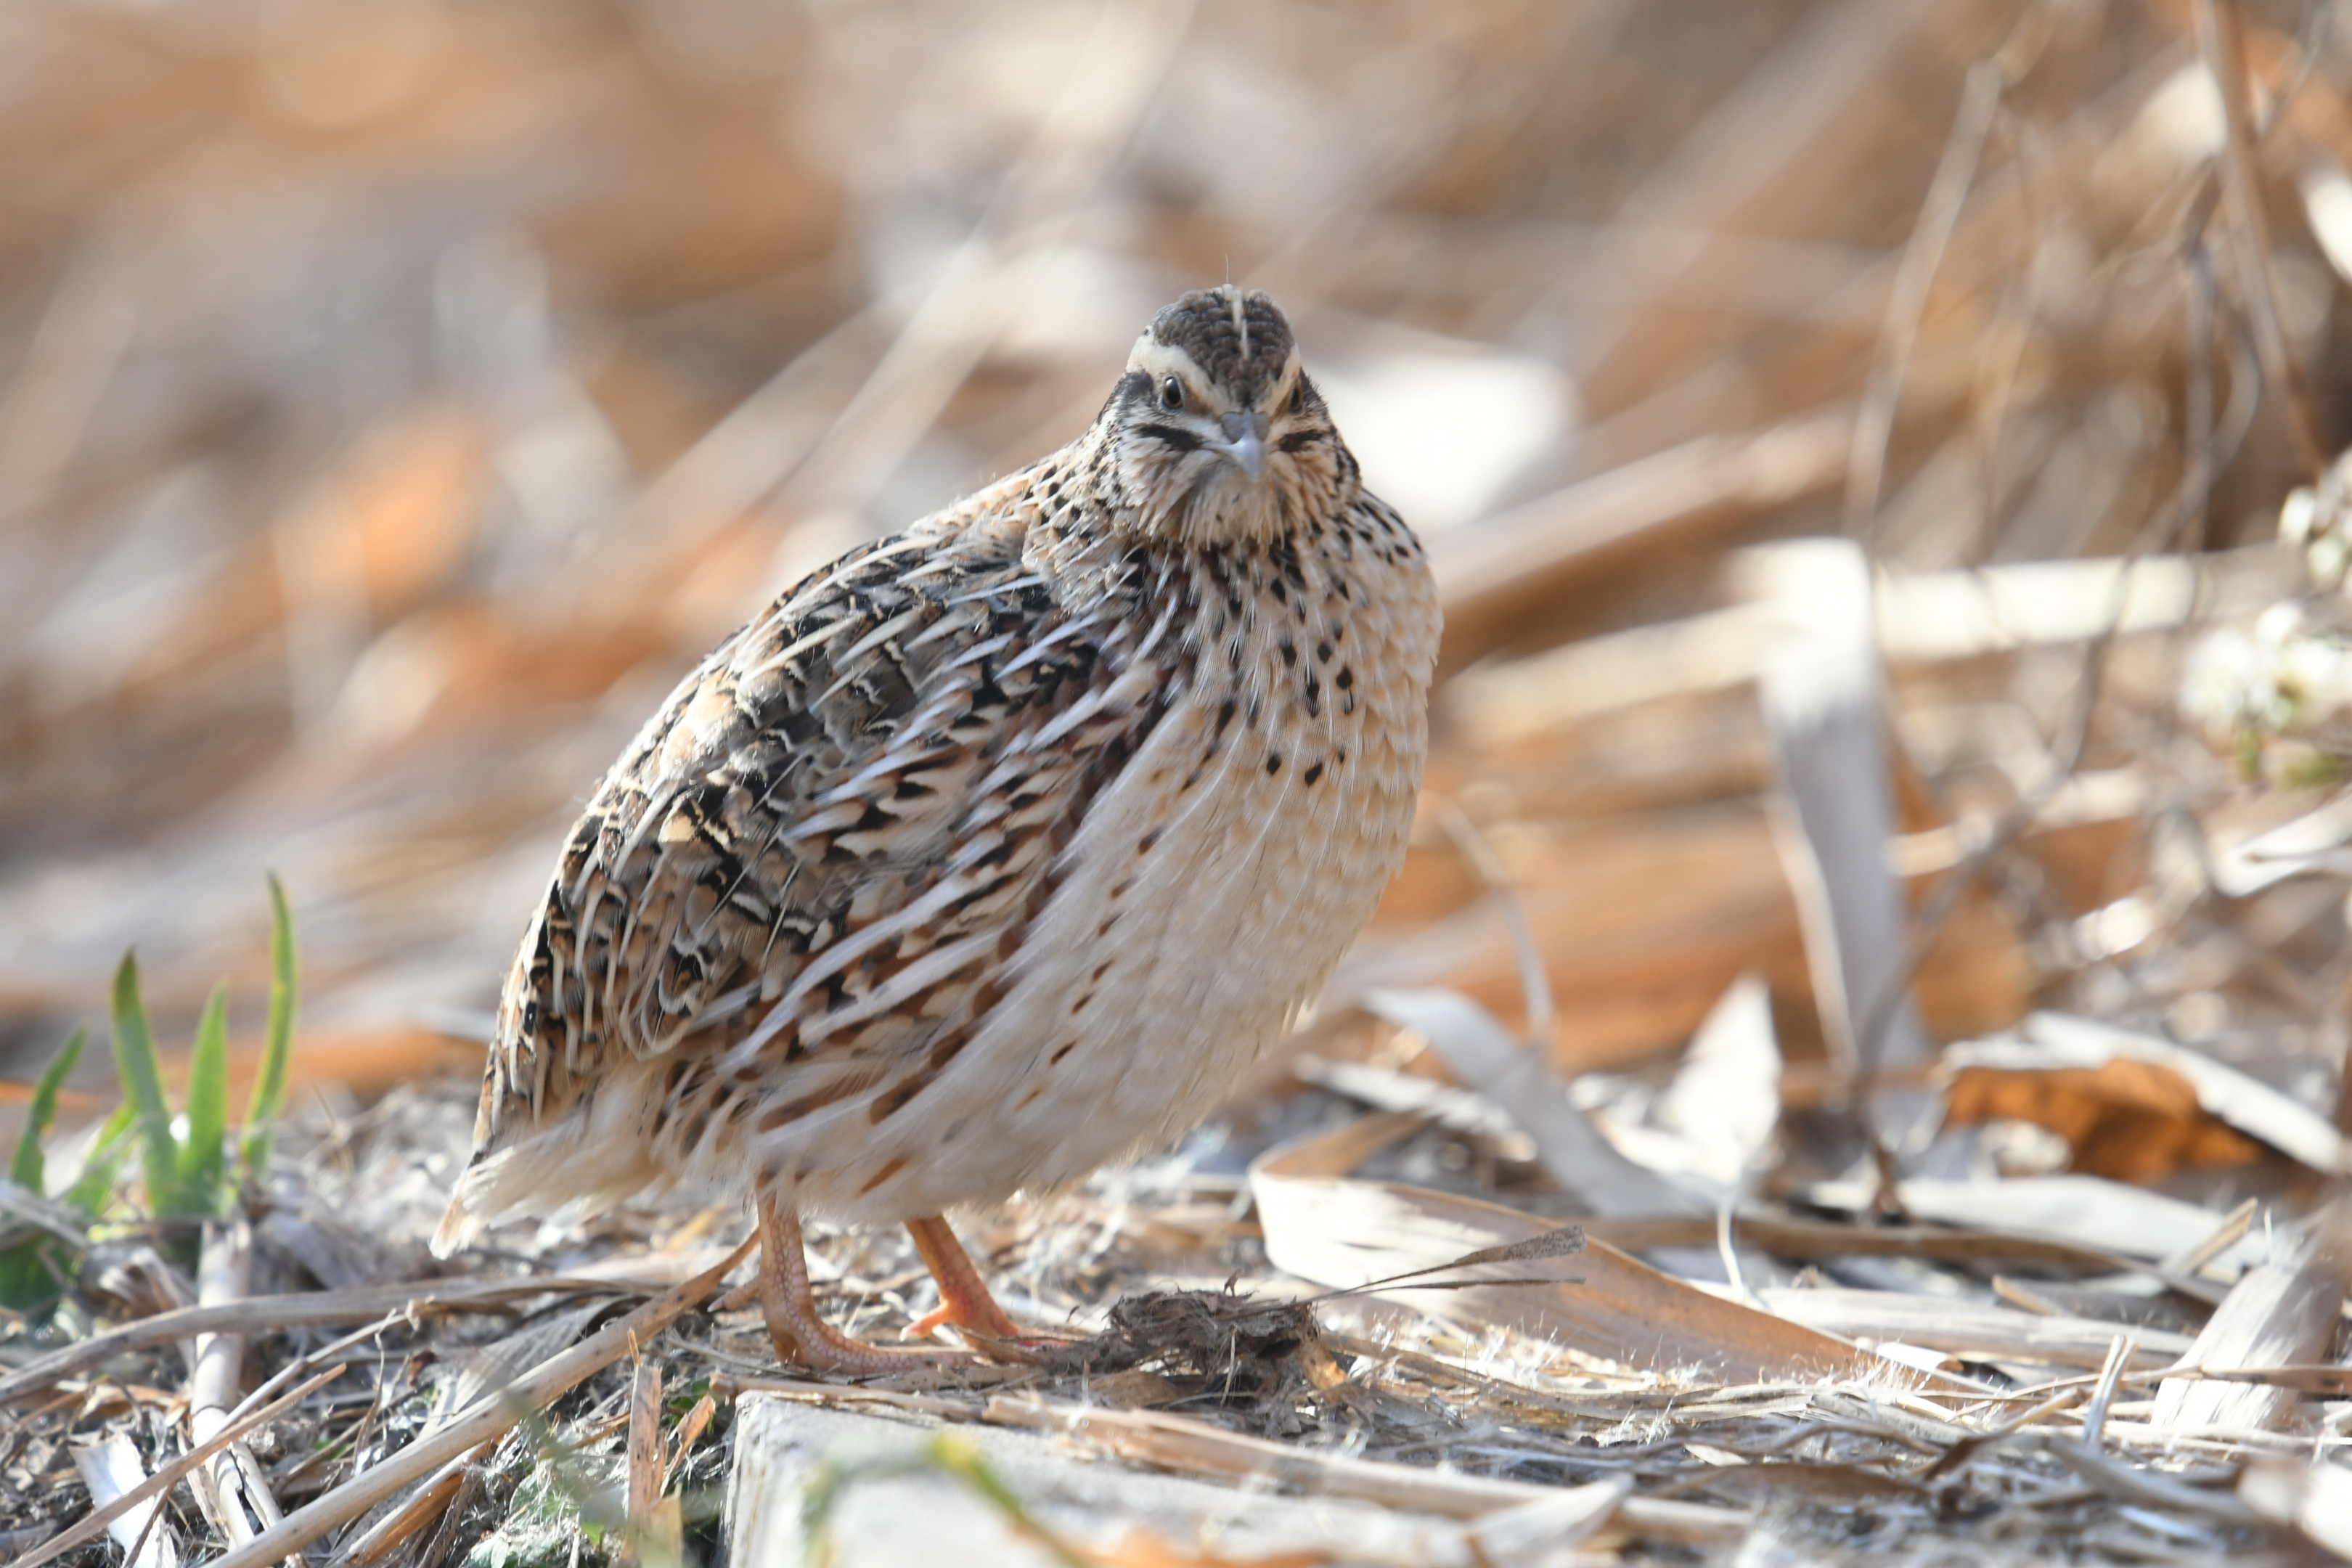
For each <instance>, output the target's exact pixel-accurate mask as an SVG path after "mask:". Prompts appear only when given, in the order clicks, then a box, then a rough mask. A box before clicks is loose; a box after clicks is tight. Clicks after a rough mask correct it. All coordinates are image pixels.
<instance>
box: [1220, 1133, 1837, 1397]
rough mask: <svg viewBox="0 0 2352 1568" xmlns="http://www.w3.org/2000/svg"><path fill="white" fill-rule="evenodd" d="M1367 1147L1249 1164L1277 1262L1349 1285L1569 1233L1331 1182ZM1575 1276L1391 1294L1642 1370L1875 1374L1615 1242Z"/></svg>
mask: <svg viewBox="0 0 2352 1568" xmlns="http://www.w3.org/2000/svg"><path fill="white" fill-rule="evenodd" d="M1366 1142H1369V1140H1368V1139H1367V1138H1366V1137H1365V1135H1364V1134H1363V1133H1362V1131H1360V1130H1358V1129H1343V1130H1342V1131H1340V1132H1339V1133H1337V1134H1326V1135H1323V1136H1320V1137H1318V1138H1314V1139H1309V1140H1305V1141H1302V1142H1299V1143H1297V1144H1294V1145H1290V1146H1288V1147H1286V1148H1284V1149H1280V1150H1276V1151H1275V1152H1273V1153H1271V1154H1269V1155H1267V1156H1266V1157H1265V1158H1264V1159H1261V1160H1260V1161H1259V1162H1258V1163H1256V1165H1255V1166H1254V1167H1252V1169H1251V1173H1250V1183H1251V1189H1252V1191H1253V1192H1254V1193H1255V1195H1256V1199H1257V1207H1258V1215H1259V1218H1260V1221H1261V1223H1262V1224H1263V1225H1264V1226H1265V1248H1266V1256H1267V1258H1269V1259H1271V1260H1272V1261H1273V1263H1274V1264H1275V1265H1276V1267H1277V1268H1282V1269H1284V1270H1286V1271H1287V1272H1289V1273H1292V1274H1296V1275H1297V1276H1298V1277H1299V1278H1301V1279H1311V1280H1314V1281H1315V1282H1316V1283H1318V1284H1321V1285H1329V1286H1335V1287H1338V1288H1339V1289H1353V1288H1357V1287H1360V1286H1361V1285H1363V1284H1364V1283H1365V1282H1366V1281H1367V1280H1370V1279H1380V1278H1381V1277H1383V1276H1384V1275H1389V1274H1394V1273H1397V1272H1400V1271H1401V1270H1400V1268H1399V1266H1400V1265H1403V1266H1405V1267H1407V1268H1442V1267H1444V1260H1445V1259H1448V1258H1456V1257H1459V1256H1460V1255H1461V1254H1463V1253H1465V1252H1470V1251H1476V1250H1481V1249H1482V1248H1484V1247H1496V1248H1507V1247H1510V1246H1512V1245H1514V1244H1516V1243H1518V1242H1522V1241H1526V1240H1530V1239H1534V1238H1536V1237H1549V1236H1556V1235H1557V1234H1558V1232H1557V1231H1555V1230H1554V1227H1552V1226H1547V1225H1545V1224H1543V1223H1542V1222H1541V1221H1540V1220H1537V1219H1535V1218H1533V1217H1531V1216H1529V1215H1524V1214H1520V1213H1518V1212H1517V1211H1515V1210H1512V1209H1507V1208H1504V1207H1501V1206H1500V1205H1495V1204H1487V1203H1480V1202H1477V1201H1475V1200H1474V1199H1469V1198H1462V1197H1454V1196H1452V1195H1450V1194H1443V1193H1437V1192H1432V1191H1428V1190H1425V1189H1422V1188H1415V1187H1405V1186H1401V1185H1397V1184H1388V1183H1380V1182H1368V1181H1354V1180H1349V1179H1346V1178H1343V1177H1337V1176H1331V1175H1326V1174H1322V1172H1325V1171H1328V1170H1330V1169H1331V1168H1333V1167H1334V1166H1335V1165H1336V1166H1339V1167H1340V1168H1343V1169H1344V1168H1347V1166H1349V1165H1352V1163H1354V1161H1355V1160H1356V1159H1360V1158H1361V1154H1362V1151H1363V1149H1364V1145H1365V1144H1366ZM1343 1161H1344V1162H1345V1163H1342V1162H1343ZM1465 1243H1477V1244H1479V1245H1478V1246H1476V1247H1470V1246H1465V1245H1464V1244H1465ZM1544 1245H1547V1246H1552V1245H1558V1244H1557V1243H1554V1242H1550V1241H1546V1242H1545V1243H1544ZM1574 1268H1575V1282H1574V1283H1573V1284H1561V1283H1550V1282H1544V1283H1535V1282H1518V1283H1510V1282H1506V1283H1492V1284H1488V1283H1480V1284H1473V1285H1469V1286H1467V1287H1466V1288H1464V1289H1446V1290H1444V1291H1433V1292H1426V1293H1422V1294H1416V1293H1415V1288H1414V1287H1413V1286H1412V1285H1410V1284H1408V1285H1404V1286H1401V1287H1398V1288H1395V1289H1384V1290H1382V1291H1381V1292H1380V1293H1381V1294H1382V1295H1387V1296H1392V1297H1393V1298H1395V1299H1397V1300H1402V1301H1406V1302H1409V1303H1411V1304H1412V1305H1413V1306H1414V1307H1416V1308H1419V1309H1420V1310H1423V1311H1427V1312H1430V1313H1432V1314H1433V1315H1435V1316H1438V1317H1442V1318H1445V1319H1448V1320H1452V1321H1462V1322H1469V1323H1475V1324H1478V1325H1481V1326H1489V1325H1491V1326H1500V1327H1507V1328H1509V1329H1511V1330H1514V1331H1517V1332H1520V1333H1525V1334H1529V1335H1532V1336H1534V1337H1536V1338H1538V1339H1545V1340H1550V1341H1553V1342H1558V1343H1561V1344H1566V1345H1572V1346H1577V1347H1580V1348H1587V1349H1591V1350H1593V1351H1596V1352H1599V1353H1601V1354H1604V1355H1607V1356H1609V1357H1611V1358H1612V1359H1618V1360H1622V1361H1626V1362H1629V1363H1633V1364H1635V1365H1642V1366H1658V1367H1689V1366H1706V1367H1713V1368H1718V1369H1723V1370H1727V1371H1733V1372H1736V1373H1739V1374H1741V1375H1751V1374H1757V1373H1759V1372H1760V1373H1766V1374H1782V1373H1785V1374H1788V1375H1792V1376H1801V1377H1811V1376H1820V1375H1824V1374H1828V1375H1836V1374H1839V1373H1845V1374H1859V1373H1863V1372H1864V1370H1865V1369H1866V1368H1867V1367H1868V1366H1869V1365H1870V1362H1869V1358H1867V1357H1864V1356H1859V1355H1857V1354H1856V1353H1855V1352H1854V1350H1853V1347H1852V1346H1850V1345H1848V1344H1846V1343H1844V1342H1842V1341H1839V1340H1836V1339H1832V1338H1831V1337H1830V1336H1828V1335H1826V1334H1822V1333H1819V1332H1816V1331H1812V1330H1810V1329H1806V1328H1801V1327H1800V1326H1799V1325H1797V1324H1795V1323H1792V1322H1787V1321H1782V1320H1781V1319H1780V1318H1776V1317H1773V1316H1771V1315H1770V1314H1769V1313H1765V1312H1759V1311H1757V1310H1754V1309H1753V1308H1749V1307H1745V1306H1741V1305H1738V1303H1736V1302H1731V1301H1726V1300H1720V1299H1719V1298H1717V1297H1715V1296H1711V1295H1709V1294H1707V1293H1706V1291H1703V1290H1700V1289H1696V1288H1694V1287H1693V1286H1691V1285H1688V1284H1685V1282H1684V1281H1682V1280H1680V1279H1675V1278H1674V1277H1673V1276H1672V1275H1669V1274H1664V1273H1660V1272H1659V1271H1658V1270H1656V1269H1654V1268H1649V1267H1648V1266H1647V1265H1645V1264H1643V1263H1641V1262H1639V1261H1637V1260H1635V1259H1633V1258H1629V1257H1627V1256H1626V1255H1625V1254H1623V1253H1622V1252H1619V1251H1618V1250H1617V1249H1616V1248H1614V1247H1609V1246H1607V1245H1605V1244H1601V1243H1595V1242H1592V1241H1591V1240H1590V1239H1588V1241H1587V1243H1586V1246H1585V1248H1584V1250H1582V1251H1581V1252H1580V1253H1577V1254H1576V1255H1575V1265H1574ZM1537 1272H1542V1270H1540V1269H1538V1270H1537Z"/></svg>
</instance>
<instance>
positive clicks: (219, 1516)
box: [188, 1214, 284, 1546]
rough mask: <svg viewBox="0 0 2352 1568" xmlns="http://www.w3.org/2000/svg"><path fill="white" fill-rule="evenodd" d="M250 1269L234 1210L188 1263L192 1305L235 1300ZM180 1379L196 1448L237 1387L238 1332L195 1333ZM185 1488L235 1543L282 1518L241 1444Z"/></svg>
mask: <svg viewBox="0 0 2352 1568" xmlns="http://www.w3.org/2000/svg"><path fill="white" fill-rule="evenodd" d="M252 1274H253V1227H252V1226H250V1225H248V1224H247V1222H246V1218H245V1215H242V1214H239V1215H236V1216H235V1217H234V1218H232V1219H229V1220H226V1221H225V1222H222V1223H219V1224H215V1225H207V1226H205V1246H204V1252H203V1254H202V1255H201V1256H200V1257H199V1258H198V1259H197V1262H196V1304H197V1305H198V1306H200V1307H225V1306H240V1305H242V1304H243V1303H244V1301H245V1300H246V1293H247V1289H249V1287H250V1285H251V1282H252ZM191 1358H192V1362H193V1364H194V1369H195V1370H194V1372H193V1373H191V1374H190V1376H189V1379H188V1440H189V1442H190V1443H191V1444H193V1445H194V1446H196V1447H203V1446H204V1445H205V1444H206V1443H208V1442H210V1441H211V1440H212V1439H213V1438H215V1437H216V1436H220V1433H221V1430H222V1429H223V1428H224V1427H226V1426H227V1425H228V1424H229V1421H230V1419H231V1416H232V1414H233V1412H234V1411H235V1409H236V1404H237V1401H238V1400H239V1399H240V1398H241V1397H243V1395H244V1392H245V1387H244V1384H245V1336H244V1335H243V1334H241V1333H208V1334H199V1335H197V1336H196V1339H195V1343H194V1348H193V1350H192V1352H191ZM188 1485H189V1489H191V1490H193V1491H194V1493H195V1494H196V1506H197V1507H198V1508H200V1509H202V1510H204V1515H205V1519H206V1520H207V1521H210V1522H211V1524H212V1527H213V1528H214V1529H215V1530H217V1531H220V1532H221V1534H222V1535H224V1536H225V1537H226V1538H227V1540H228V1542H230V1544H231V1545H237V1546H241V1545H243V1544H244V1543H245V1542H248V1541H250V1540H252V1539H253V1538H254V1536H255V1535H256V1534H257V1533H259V1531H264V1530H268V1528H269V1527H270V1526H271V1525H274V1524H276V1523H277V1522H278V1520H279V1519H281V1518H282V1517H284V1515H283V1513H282V1511H281V1510H279V1508H278V1499H277V1498H276V1496H274V1495H273V1494H272V1493H271V1491H270V1489H269V1482H268V1478H267V1477H266V1476H265V1475H264V1473H263V1471H262V1468H261V1467H260V1466H259V1465H258V1464H257V1463H255V1462H254V1458H253V1455H252V1453H251V1452H250V1451H249V1450H247V1447H246V1446H245V1445H244V1444H243V1443H242V1442H232V1443H231V1444H229V1445H228V1447H226V1448H224V1449H223V1450H221V1451H220V1452H219V1453H217V1454H215V1455H214V1456H213V1457H212V1458H209V1459H207V1460H205V1462H204V1463H203V1464H201V1465H199V1466H197V1467H196V1468H195V1469H194V1471H193V1472H191V1473H190V1475H189V1477H188Z"/></svg>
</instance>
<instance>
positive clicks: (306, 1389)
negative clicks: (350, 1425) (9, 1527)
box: [9, 1366, 345, 1568]
mask: <svg viewBox="0 0 2352 1568" xmlns="http://www.w3.org/2000/svg"><path fill="white" fill-rule="evenodd" d="M344 1370H345V1369H344V1368H343V1367H341V1366H332V1367H329V1368H328V1369H327V1370H326V1371H324V1372H322V1373H319V1374H318V1375H317V1376H316V1377H313V1378H310V1379H309V1380H308V1381H307V1382H304V1383H303V1384H299V1386H297V1387H296V1388H294V1389H292V1390H291V1391H289V1393H287V1394H284V1395H282V1396H280V1397H279V1398H277V1399H273V1400H271V1401H270V1402H269V1403H268V1404H267V1405H263V1406H262V1407H261V1408H260V1409H258V1410H254V1411H250V1412H248V1413H247V1414H246V1415H241V1416H239V1417H238V1418H237V1419H236V1420H235V1421H232V1422H230V1423H229V1424H228V1425H227V1426H224V1427H222V1428H221V1429H220V1430H219V1431H218V1432H216V1433H215V1434H214V1435H213V1438H212V1440H211V1441H210V1442H207V1443H200V1444H198V1445H197V1446H196V1447H193V1448H191V1449H189V1450H188V1451H187V1452H186V1453H184V1454H183V1455H181V1456H180V1457H179V1458H176V1459H174V1460H173V1461H172V1462H171V1463H170V1464H168V1465H165V1466H164V1467H163V1468H161V1469H159V1470H157V1471H156V1472H155V1473H154V1474H153V1475H152V1476H150V1477H148V1478H147V1479H145V1480H143V1481H142V1482H140V1483H139V1484H138V1485H137V1486H135V1487H133V1488H131V1489H130V1490H129V1491H127V1492H124V1493H123V1494H122V1495H121V1497H119V1498H117V1499H115V1500H113V1501H112V1502H110V1503H109V1504H107V1505H106V1506H105V1507H104V1508H101V1509H98V1510H93V1511H92V1512H90V1513H89V1515H87V1516H86V1517H85V1518H83V1519H82V1520H81V1521H80V1522H79V1523H77V1524H75V1525H73V1526H71V1527H70V1528H68V1530H67V1531H66V1532H65V1533H64V1534H62V1535H59V1536H58V1537H56V1538H55V1539H53V1540H51V1541H50V1542H49V1543H48V1544H47V1545H46V1546H43V1547H42V1548H40V1549H39V1550H38V1551H37V1552H31V1553H30V1554H28V1555H26V1556H24V1557H20V1558H18V1559H17V1560H16V1562H15V1563H11V1564H9V1568H41V1564H42V1563H47V1562H51V1561H53V1560H55V1559H57V1558H58V1557H61V1556H63V1555H64V1554H65V1553H67V1552H70V1551H72V1550H73V1549H74V1548H75V1547H77V1546H79V1545H81V1544H83V1543H84V1542H90V1541H95V1540H97V1539H98V1538H99V1537H100V1536H101V1535H103V1534H105V1533H106V1527H107V1526H108V1525H110V1524H111V1523H113V1522H114V1521H116V1520H118V1519H120V1518H121V1517H122V1516H123V1515H124V1514H126V1513H128V1512H130V1511H131V1510H132V1509H134V1508H136V1507H138V1506H139V1505H140V1504H141V1503H142V1502H145V1501H146V1500H148V1499H149V1498H152V1497H157V1496H160V1495H162V1494H163V1492H165V1491H168V1490H170V1489H172V1488H173V1487H174V1486H177V1485H178V1484H179V1482H180V1478H181V1477H183V1476H184V1475H186V1474H187V1473H188V1472H189V1471H190V1470H193V1469H194V1468H196V1467H197V1466H198V1465H201V1464H203V1463H204V1462H205V1460H206V1459H209V1458H212V1457H213V1456H214V1455H215V1454H217V1453H219V1452H220V1451H221V1450H222V1449H223V1448H226V1447H228V1446H229V1445H230V1444H231V1443H234V1442H236V1440H237V1439H238V1438H240V1437H242V1436H245V1435H246V1434H247V1432H250V1431H252V1430H253V1429H254V1428H256V1427H257V1426H266V1425H268V1423H269V1422H271V1421H274V1420H276V1419H277V1418H278V1416H280V1415H285V1414H286V1413H287V1412H288V1411H289V1410H291V1409H293V1408H294V1407H295V1406H296V1405H299V1404H301V1403H302V1401H304V1400H305V1399H308V1398H310V1395H312V1394H316V1393H317V1392H319V1390H320V1389H322V1388H324V1387H326V1386H327V1384H331V1383H332V1382H334V1381H335V1379H337V1378H339V1377H341V1376H342V1375H343V1373H344ZM272 1555H273V1556H274V1555H276V1554H275V1553H273V1554H272ZM270 1560H271V1559H270V1558H269V1557H258V1558H256V1559H254V1562H255V1563H256V1564H257V1565H258V1564H259V1563H267V1562H268V1561H270Z"/></svg>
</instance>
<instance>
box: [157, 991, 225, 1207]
mask: <svg viewBox="0 0 2352 1568" xmlns="http://www.w3.org/2000/svg"><path fill="white" fill-rule="evenodd" d="M187 1105H188V1141H187V1142H186V1143H185V1144H184V1145H183V1146H182V1148H181V1150H180V1166H179V1179H180V1192H179V1198H178V1201H179V1203H180V1204H181V1205H183V1207H182V1209H181V1212H182V1213H187V1214H219V1213H221V1212H222V1210H223V1209H225V1208H226V1206H227V1205H226V1202H225V1197H226V1194H223V1193H222V1191H221V1172H222V1163H223V1156H222V1152H221V1141H222V1140H223V1139H225V1138H226V1137H227V1135H228V982H227V981H226V980H224V981H222V982H221V983H220V984H217V985H215V986H214V987H213V994H212V995H211V996H210V997H209V998H207V999H206V1001H205V1014H204V1016H203V1017H202V1018H201V1019H199V1020H198V1021H197V1024H196V1045H195V1048H194V1050H193V1051H191V1052H190V1053H189V1055H188V1099H187ZM159 1212H160V1211H159Z"/></svg>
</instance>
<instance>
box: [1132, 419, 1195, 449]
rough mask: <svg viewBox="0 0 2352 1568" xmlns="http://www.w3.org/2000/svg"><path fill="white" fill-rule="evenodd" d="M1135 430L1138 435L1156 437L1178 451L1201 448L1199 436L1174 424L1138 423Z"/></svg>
mask: <svg viewBox="0 0 2352 1568" xmlns="http://www.w3.org/2000/svg"><path fill="white" fill-rule="evenodd" d="M1135 430H1136V434H1137V435H1139V436H1152V437H1158V438H1159V439H1160V440H1162V441H1164V442H1166V443H1167V444H1168V445H1169V446H1171V447H1175V448H1176V449H1177V450H1178V451H1180V452H1197V451H1199V450H1200V449H1201V438H1200V437H1198V436H1195V435H1193V434H1192V432H1191V431H1190V430H1185V429H1181V428H1180V427H1178V426H1174V425H1139V426H1136V427H1135Z"/></svg>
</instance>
